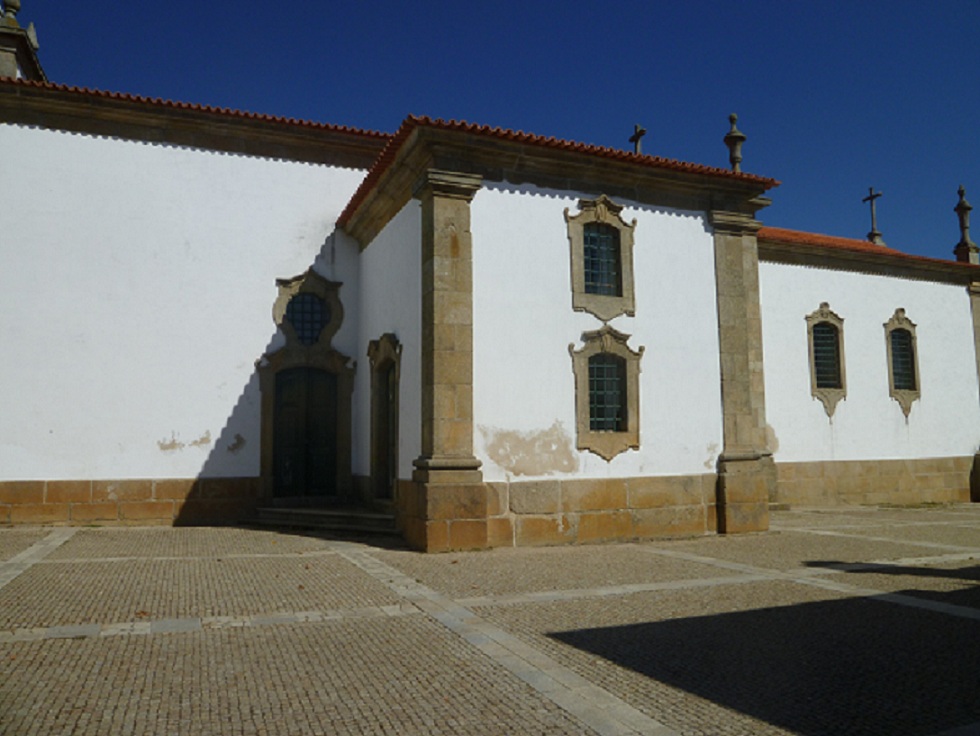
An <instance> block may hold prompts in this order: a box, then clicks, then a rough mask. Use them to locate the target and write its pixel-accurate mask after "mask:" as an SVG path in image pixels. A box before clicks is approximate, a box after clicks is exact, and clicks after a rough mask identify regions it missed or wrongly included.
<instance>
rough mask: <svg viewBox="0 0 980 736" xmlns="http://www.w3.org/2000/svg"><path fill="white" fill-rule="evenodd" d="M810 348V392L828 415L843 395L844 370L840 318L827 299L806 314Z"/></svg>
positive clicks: (842, 323)
mask: <svg viewBox="0 0 980 736" xmlns="http://www.w3.org/2000/svg"><path fill="white" fill-rule="evenodd" d="M806 325H807V342H808V343H809V351H810V394H811V395H812V396H813V398H815V399H818V400H819V401H820V403H822V404H823V408H824V411H826V412H827V416H828V417H832V416H834V410H835V409H836V408H837V403H838V402H839V401H840V400H841V399H843V398H846V396H847V374H846V371H845V370H844V320H843V319H842V318H841V317H840V315H838V314H835V313H834V312H833V311H832V310H831V309H830V305H829V304H827V302H821V304H820V307H819V308H818V309H816V310H815V311H814V312H812V313H810V314H808V315H807V316H806Z"/></svg>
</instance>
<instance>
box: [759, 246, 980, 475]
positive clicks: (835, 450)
mask: <svg viewBox="0 0 980 736" xmlns="http://www.w3.org/2000/svg"><path fill="white" fill-rule="evenodd" d="M759 281H760V300H761V305H762V329H763V347H764V352H765V376H766V381H765V384H766V414H767V417H768V422H769V425H770V427H771V428H772V433H773V435H774V437H775V443H774V449H775V459H776V461H777V462H798V461H819V460H862V459H891V458H915V457H945V456H972V455H973V454H974V453H975V452H976V451H977V449H978V445H980V396H978V387H977V363H976V356H975V354H974V343H973V323H972V318H971V313H970V299H969V296H968V294H967V290H966V288H965V287H964V286H959V285H950V284H942V283H935V282H929V281H916V280H911V279H903V278H895V277H888V276H877V275H869V274H862V273H856V272H849V271H837V270H830V269H822V268H808V267H802V266H790V265H783V264H777V263H765V262H764V263H760V265H759ZM821 302H827V303H828V305H829V306H830V309H831V310H833V311H834V312H835V313H836V314H837V315H839V316H840V317H842V318H843V320H844V328H843V344H844V358H845V362H846V389H847V395H846V398H845V399H844V400H843V401H841V402H840V403H839V404H838V405H837V407H836V410H835V412H834V414H833V417H832V418H830V417H828V416H827V413H826V411H825V410H824V407H823V404H822V403H821V402H820V401H818V400H817V399H815V398H813V397H812V396H811V390H810V372H809V363H808V360H809V358H808V344H807V324H806V321H805V318H806V315H808V314H810V313H811V312H813V311H814V310H816V309H817V308H818V307H819V306H820V303H821ZM899 307H901V308H904V309H905V311H906V315H907V317H908V318H909V319H911V320H912V322H914V323H915V325H916V338H917V347H918V362H919V380H920V388H921V398H920V399H919V400H917V401H915V402H914V403H913V405H912V409H911V412H910V414H909V416H908V418H907V419H906V417H905V415H904V414H903V412H902V409H901V407H900V406H899V404H898V402H897V401H895V400H893V399H892V398H890V396H889V385H888V363H887V353H886V343H885V330H884V326H883V325H884V323H886V322H887V321H888V320H889V319H890V318H891V316H892V315H893V314H894V312H895V310H896V308H899Z"/></svg>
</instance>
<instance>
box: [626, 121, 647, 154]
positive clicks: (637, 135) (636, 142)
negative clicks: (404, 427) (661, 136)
mask: <svg viewBox="0 0 980 736" xmlns="http://www.w3.org/2000/svg"><path fill="white" fill-rule="evenodd" d="M646 134H647V129H646V128H644V127H643V126H642V125H640V124H639V123H637V124H636V125H634V126H633V135H631V136H630V143H632V144H633V153H635V154H641V153H643V147H642V146H641V145H640V139H642V138H643V136H645V135H646Z"/></svg>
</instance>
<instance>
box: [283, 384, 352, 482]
mask: <svg viewBox="0 0 980 736" xmlns="http://www.w3.org/2000/svg"><path fill="white" fill-rule="evenodd" d="M273 466H274V473H275V476H274V490H275V495H276V496H287V497H294V496H309V497H321V498H323V499H324V500H329V499H336V497H337V495H338V493H337V377H336V376H335V375H334V374H332V373H327V372H326V371H323V370H319V369H317V368H289V369H286V370H282V371H279V373H277V374H276V402H275V418H274V440H273Z"/></svg>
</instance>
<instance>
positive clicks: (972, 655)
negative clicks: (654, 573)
mask: <svg viewBox="0 0 980 736" xmlns="http://www.w3.org/2000/svg"><path fill="white" fill-rule="evenodd" d="M814 564H820V565H821V566H828V565H825V564H824V563H814ZM882 567H884V566H881V565H878V566H875V567H874V569H867V570H863V571H862V572H869V573H877V574H881V573H882V572H886V571H884V570H882V569H881V568H882ZM837 569H841V568H840V567H839V566H838V567H837ZM887 572H888V573H889V574H892V575H929V576H941V577H956V578H961V579H965V580H967V581H971V582H973V583H980V569H978V568H977V567H975V566H974V567H968V568H965V569H963V570H958V571H950V570H930V569H925V570H924V569H921V568H896V569H893V570H889V571H887ZM862 582H867V583H868V584H871V582H870V581H867V580H863V581H862ZM879 587H885V586H884V585H882V586H879ZM947 587H948V586H947ZM897 594H898V595H903V596H909V597H912V598H918V599H924V605H929V602H928V601H936V602H941V603H944V604H952V605H955V606H960V607H962V608H961V609H960V610H962V611H963V612H964V614H963V615H951V614H950V613H948V612H944V613H939V612H934V611H931V610H924V609H922V608H917V607H909V606H905V605H895V604H894V603H891V602H885V601H881V600H876V599H875V598H874V597H870V598H847V599H836V600H825V601H820V602H813V603H803V604H800V605H792V606H785V607H776V608H760V609H758V610H753V611H744V612H737V613H722V614H717V615H709V616H697V617H694V618H684V619H675V620H664V621H655V622H650V623H641V624H631V625H626V626H613V627H608V628H598V629H583V630H575V631H563V632H556V633H551V634H548V636H550V637H551V638H553V639H555V640H557V641H559V642H562V643H563V644H566V645H568V646H570V647H574V648H575V649H576V650H579V652H577V653H573V654H572V656H573V658H574V659H575V660H580V661H582V662H586V663H587V664H586V665H585V666H588V667H589V669H590V671H594V672H597V673H605V674H604V675H601V674H600V675H599V677H600V679H602V678H603V677H605V678H608V682H601V681H600V682H599V683H598V684H600V685H602V686H604V687H609V688H613V689H614V691H615V689H619V690H622V687H623V683H622V675H619V674H617V672H616V668H614V667H599V668H597V667H595V664H594V662H592V660H593V659H594V657H597V656H598V657H601V658H603V659H605V660H607V661H608V662H609V663H611V664H614V665H617V666H618V667H621V668H626V669H628V670H632V671H633V672H634V673H637V674H639V675H642V676H643V677H644V678H649V680H650V681H656V682H649V683H646V682H641V683H640V684H639V685H638V686H637V689H638V690H639V691H640V692H643V691H646V692H647V693H649V694H650V695H651V696H652V697H653V698H654V699H655V700H656V701H658V702H668V701H669V698H670V695H669V693H664V691H663V689H662V688H661V689H657V684H656V683H663V684H665V685H668V686H670V687H672V688H679V689H681V690H684V691H686V692H688V693H692V694H694V695H696V696H698V697H700V698H704V699H705V700H708V701H710V702H712V703H715V704H717V705H719V706H722V707H724V708H727V709H730V710H734V711H737V712H739V713H742V714H745V715H747V716H750V717H752V718H755V719H758V720H760V721H764V722H766V723H768V724H771V725H772V726H776V727H778V728H781V729H785V730H787V731H790V732H792V733H798V734H805V735H810V734H813V735H815V734H830V733H832V734H837V735H838V736H839V735H841V734H863V733H870V732H874V733H888V734H907V735H909V736H920V735H921V736H926V735H927V734H935V733H939V732H942V731H946V730H949V729H953V728H959V727H963V726H969V725H972V724H976V723H978V722H980V682H978V680H977V664H978V662H980V638H978V637H977V636H976V627H977V620H976V616H973V615H971V613H972V614H976V613H977V612H978V610H980V589H978V587H977V585H972V586H964V588H963V589H961V590H957V591H954V592H949V591H948V590H945V591H942V592H940V591H935V590H902V591H899V592H897ZM671 595H672V596H675V595H676V596H679V598H678V602H679V601H680V600H681V598H680V597H681V596H684V595H686V594H684V593H676V594H671ZM692 595H695V594H694V593H692ZM824 595H834V594H831V593H826V594H824ZM698 600H702V601H703V599H702V598H699V599H698ZM696 607H697V604H695V603H692V605H691V608H692V610H695V609H696ZM971 609H972V611H971ZM634 610H635V609H634ZM611 615H612V616H615V612H611ZM581 652H585V653H588V659H587V660H584V659H582V656H583V655H582V654H581ZM631 687H632V686H631ZM964 733H965V731H964Z"/></svg>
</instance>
